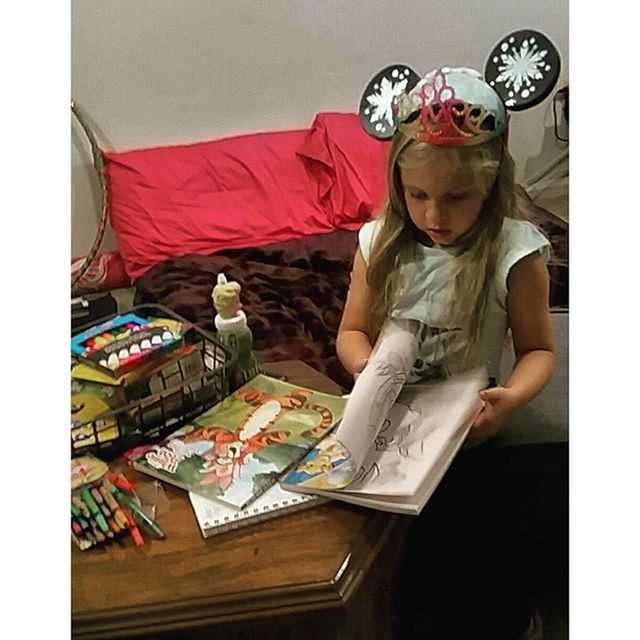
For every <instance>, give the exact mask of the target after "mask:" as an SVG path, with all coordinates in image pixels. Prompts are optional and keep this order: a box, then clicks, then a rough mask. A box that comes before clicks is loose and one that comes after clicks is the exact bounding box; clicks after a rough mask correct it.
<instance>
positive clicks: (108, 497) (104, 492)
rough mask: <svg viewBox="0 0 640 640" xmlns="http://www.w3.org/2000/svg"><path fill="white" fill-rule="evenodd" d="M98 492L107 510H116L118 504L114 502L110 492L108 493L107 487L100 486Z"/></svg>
mask: <svg viewBox="0 0 640 640" xmlns="http://www.w3.org/2000/svg"><path fill="white" fill-rule="evenodd" d="M99 490H100V494H101V495H102V497H103V498H104V500H105V502H106V503H107V504H108V505H109V508H110V509H111V511H115V510H116V509H117V508H118V503H117V502H116V499H115V498H114V497H113V494H112V493H111V491H109V489H107V487H105V486H104V485H102V486H101V487H100V489H99Z"/></svg>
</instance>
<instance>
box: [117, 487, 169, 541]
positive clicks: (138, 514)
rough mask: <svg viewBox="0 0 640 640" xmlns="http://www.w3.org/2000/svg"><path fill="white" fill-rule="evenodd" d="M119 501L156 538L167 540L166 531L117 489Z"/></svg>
mask: <svg viewBox="0 0 640 640" xmlns="http://www.w3.org/2000/svg"><path fill="white" fill-rule="evenodd" d="M115 494H116V497H117V498H118V500H120V502H122V503H123V504H124V505H125V506H126V507H127V508H128V509H130V510H131V511H132V513H133V516H134V518H135V519H136V520H137V521H138V522H140V523H141V524H142V526H143V527H144V528H145V529H147V530H148V531H149V532H150V533H151V535H153V536H154V537H156V538H160V539H163V538H165V534H164V531H163V530H162V529H161V528H160V527H159V526H158V525H157V524H156V523H155V522H154V521H153V520H152V519H151V518H150V517H149V516H148V515H147V514H146V513H145V512H144V511H143V510H142V509H141V508H140V507H139V506H138V505H137V504H136V503H135V501H134V500H133V499H131V498H130V497H129V496H128V495H127V494H126V493H124V492H123V491H120V489H118V488H117V487H116V488H115Z"/></svg>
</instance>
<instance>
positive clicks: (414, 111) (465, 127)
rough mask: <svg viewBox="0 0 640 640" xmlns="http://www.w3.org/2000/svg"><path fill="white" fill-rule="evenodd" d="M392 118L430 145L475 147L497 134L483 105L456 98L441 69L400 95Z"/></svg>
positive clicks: (494, 120) (407, 131) (403, 128)
mask: <svg viewBox="0 0 640 640" xmlns="http://www.w3.org/2000/svg"><path fill="white" fill-rule="evenodd" d="M395 116H396V119H397V123H398V127H399V129H400V130H402V131H403V132H404V133H405V134H406V135H408V136H410V137H412V138H415V139H416V140H421V141H423V142H427V143H430V144H438V145H465V144H477V143H479V142H482V141H484V140H486V139H488V138H490V137H493V136H494V135H495V134H496V119H495V116H494V115H493V114H492V113H491V112H490V111H488V110H487V109H486V108H485V107H484V106H483V105H481V104H471V103H469V102H467V101H465V100H463V99H461V98H460V97H458V96H457V94H456V90H455V88H454V87H453V86H452V85H450V84H448V83H447V76H446V73H445V70H443V69H438V70H436V71H434V72H433V73H432V74H429V75H428V76H427V77H426V78H425V79H423V80H422V81H421V82H419V83H418V84H417V85H416V86H415V87H414V88H413V90H412V91H410V92H409V94H408V95H405V96H401V97H400V98H399V100H398V102H397V103H396V105H395Z"/></svg>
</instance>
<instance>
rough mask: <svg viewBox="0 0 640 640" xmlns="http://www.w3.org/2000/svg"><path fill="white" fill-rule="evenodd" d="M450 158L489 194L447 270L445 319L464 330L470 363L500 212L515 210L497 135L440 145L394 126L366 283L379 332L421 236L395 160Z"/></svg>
mask: <svg viewBox="0 0 640 640" xmlns="http://www.w3.org/2000/svg"><path fill="white" fill-rule="evenodd" d="M431 162H438V163H447V164H448V165H449V166H451V167H452V168H457V169H463V170H468V171H469V172H470V173H471V174H472V176H473V178H474V181H475V186H476V187H477V188H478V189H479V190H481V191H482V192H483V193H486V198H485V200H484V203H483V205H482V209H481V212H480V216H479V218H478V220H477V222H476V224H475V225H474V226H473V227H472V228H471V229H470V230H469V231H468V232H467V233H465V234H464V236H462V237H461V238H459V240H458V241H457V243H456V247H457V249H458V253H457V255H456V260H455V267H454V270H453V272H452V273H451V278H452V279H453V281H454V287H453V295H452V298H451V301H450V308H449V320H450V321H451V322H452V323H453V324H454V325H456V326H460V327H461V328H462V329H463V330H464V331H465V333H466V335H467V337H468V342H467V348H466V350H465V353H464V359H465V362H466V363H467V364H468V365H469V366H471V365H473V364H474V363H475V362H476V360H477V358H478V354H479V347H480V340H481V335H482V327H483V321H484V315H485V311H486V308H487V302H488V299H489V291H490V287H491V282H492V279H493V276H494V274H495V269H496V261H497V257H498V253H499V251H500V231H501V229H502V222H503V219H504V217H505V216H509V217H517V212H516V211H515V210H514V178H513V160H512V158H511V156H510V155H509V152H508V150H507V148H506V146H505V145H504V143H503V141H502V138H501V137H498V138H494V139H493V140H490V141H488V142H485V143H483V144H479V145H473V146H461V147H439V146H434V145H429V144H426V143H423V142H417V141H415V140H413V139H411V138H408V137H407V136H404V135H403V134H401V133H397V134H396V136H395V138H394V140H393V143H392V145H391V149H390V151H389V161H388V165H387V180H388V184H389V198H388V200H387V202H386V203H385V205H384V207H383V209H382V211H381V212H380V215H379V217H380V219H381V229H380V233H378V234H377V237H376V241H375V242H374V244H373V247H372V250H371V256H370V259H369V267H368V269H367V283H368V285H369V289H370V295H371V299H370V305H371V315H370V327H369V330H370V334H371V339H372V340H375V338H376V337H377V335H378V333H379V331H380V328H381V326H382V323H383V322H384V319H385V318H386V317H387V316H388V315H389V313H390V311H391V309H392V307H393V304H394V298H395V292H396V291H397V290H398V288H399V284H400V267H401V266H402V265H405V264H408V263H409V262H412V261H415V260H417V259H418V255H419V243H418V242H417V240H416V227H415V226H414V224H413V222H412V221H411V218H410V217H409V212H408V210H407V206H406V203H405V199H404V193H403V188H402V181H401V178H400V167H416V166H424V165H427V164H429V163H431Z"/></svg>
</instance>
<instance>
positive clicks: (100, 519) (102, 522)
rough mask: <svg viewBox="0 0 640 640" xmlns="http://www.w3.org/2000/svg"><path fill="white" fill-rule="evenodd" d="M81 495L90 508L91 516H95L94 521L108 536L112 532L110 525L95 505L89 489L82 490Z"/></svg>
mask: <svg viewBox="0 0 640 640" xmlns="http://www.w3.org/2000/svg"><path fill="white" fill-rule="evenodd" d="M80 495H81V496H82V500H83V501H84V502H85V504H86V505H87V507H89V511H91V515H92V516H93V518H94V520H95V521H96V522H97V523H98V526H99V527H100V529H102V532H103V533H105V534H106V535H108V534H109V532H110V529H109V525H108V524H107V521H106V520H105V519H104V516H103V515H102V513H101V511H100V508H99V507H98V505H97V504H96V503H95V501H94V499H93V498H92V497H91V494H90V493H89V491H88V490H87V489H82V490H81V491H80Z"/></svg>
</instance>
